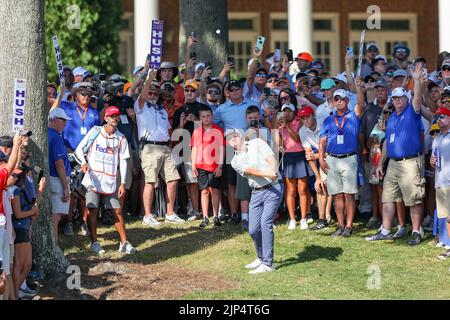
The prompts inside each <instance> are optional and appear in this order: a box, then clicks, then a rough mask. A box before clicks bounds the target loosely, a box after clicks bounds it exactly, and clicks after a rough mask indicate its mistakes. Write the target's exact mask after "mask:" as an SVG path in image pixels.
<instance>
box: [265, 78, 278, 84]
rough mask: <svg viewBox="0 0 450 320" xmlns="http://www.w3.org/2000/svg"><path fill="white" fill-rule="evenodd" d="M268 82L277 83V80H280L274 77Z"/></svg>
mask: <svg viewBox="0 0 450 320" xmlns="http://www.w3.org/2000/svg"><path fill="white" fill-rule="evenodd" d="M267 82H268V83H277V82H278V79H274V78H272V79H270V80H268V81H267Z"/></svg>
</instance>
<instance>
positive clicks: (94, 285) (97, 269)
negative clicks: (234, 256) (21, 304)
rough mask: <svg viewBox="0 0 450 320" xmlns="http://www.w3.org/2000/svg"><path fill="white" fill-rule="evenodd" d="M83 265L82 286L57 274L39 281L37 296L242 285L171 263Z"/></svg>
mask: <svg viewBox="0 0 450 320" xmlns="http://www.w3.org/2000/svg"><path fill="white" fill-rule="evenodd" d="M71 264H73V265H78V266H80V269H81V281H80V285H81V288H80V289H79V290H77V289H75V290H69V289H68V286H67V282H68V281H69V283H70V284H74V283H75V282H74V281H73V278H69V279H68V277H69V276H70V275H65V274H56V275H51V276H49V277H47V278H46V279H45V280H40V281H38V283H37V286H38V287H39V294H38V296H36V297H35V298H34V299H35V300H153V299H182V298H183V297H184V296H186V295H187V294H190V293H193V292H196V291H210V292H213V291H223V290H229V289H233V288H237V287H238V285H237V283H235V282H232V281H230V280H226V279H223V278H221V277H219V276H216V275H214V274H211V273H207V272H192V270H187V269H182V268H178V267H174V266H171V265H167V264H154V265H143V264H137V263H127V262H114V261H101V260H97V261H92V260H76V261H71Z"/></svg>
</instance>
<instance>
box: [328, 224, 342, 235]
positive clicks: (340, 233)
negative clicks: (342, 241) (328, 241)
mask: <svg viewBox="0 0 450 320" xmlns="http://www.w3.org/2000/svg"><path fill="white" fill-rule="evenodd" d="M343 232H344V226H341V225H340V224H338V225H337V228H336V231H335V232H334V233H333V234H332V235H331V236H332V237H340V236H342V233H343Z"/></svg>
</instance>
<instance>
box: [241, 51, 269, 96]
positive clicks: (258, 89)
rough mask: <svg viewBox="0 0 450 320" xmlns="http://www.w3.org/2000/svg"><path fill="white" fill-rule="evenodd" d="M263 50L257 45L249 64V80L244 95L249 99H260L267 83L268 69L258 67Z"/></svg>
mask: <svg viewBox="0 0 450 320" xmlns="http://www.w3.org/2000/svg"><path fill="white" fill-rule="evenodd" d="M261 54H262V50H260V49H259V48H257V47H255V48H254V49H253V56H252V60H251V64H250V65H249V69H248V75H247V81H246V82H245V85H244V97H245V98H246V99H249V100H256V101H258V100H259V99H260V98H261V94H262V93H263V90H264V88H265V86H266V83H267V74H268V73H267V70H266V69H264V68H263V67H259V68H258V64H259V59H260V57H261Z"/></svg>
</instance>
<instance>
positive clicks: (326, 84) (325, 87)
mask: <svg viewBox="0 0 450 320" xmlns="http://www.w3.org/2000/svg"><path fill="white" fill-rule="evenodd" d="M335 86H336V83H335V82H334V81H333V80H331V79H325V80H323V81H322V83H321V84H320V90H329V89H331V88H333V87H335Z"/></svg>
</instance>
